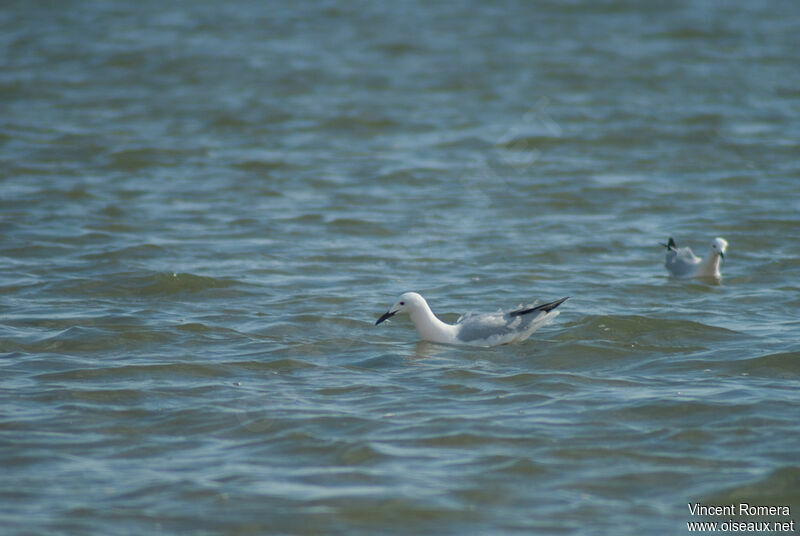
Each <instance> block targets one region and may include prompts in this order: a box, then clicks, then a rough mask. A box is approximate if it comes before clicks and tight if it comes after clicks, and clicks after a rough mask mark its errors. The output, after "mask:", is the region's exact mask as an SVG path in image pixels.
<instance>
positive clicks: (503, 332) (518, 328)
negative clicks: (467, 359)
mask: <svg viewBox="0 0 800 536" xmlns="http://www.w3.org/2000/svg"><path fill="white" fill-rule="evenodd" d="M568 297H569V296H567V298H568ZM567 298H561V299H560V300H556V301H554V302H550V303H545V304H542V305H537V306H533V305H528V306H525V307H520V308H518V309H514V310H511V311H497V312H496V313H481V314H473V313H467V314H465V315H462V316H461V318H459V319H458V320H457V321H456V323H455V324H447V323H445V322H442V321H441V320H439V319H438V318H437V317H436V315H434V314H433V311H431V308H430V307H429V306H428V302H426V301H425V298H423V297H422V296H420V295H419V294H417V293H416V292H406V293H405V294H403V295H401V296H400V297H399V298H398V299H397V301H396V302H395V304H394V305H392V306H391V307H390V308H389V310H388V311H387V312H385V313H384V314H383V315H381V317H380V318H379V319H378V321H377V322H375V325H376V326H377V325H378V324H380V323H381V322H383V321H384V320H386V319H387V318H389V317H392V316H394V315H396V314H397V313H408V315H409V316H411V321H412V322H413V323H414V326H415V327H416V328H417V333H419V336H420V338H421V339H422V340H424V341H430V342H438V343H442V344H466V345H470V346H497V345H499V344H508V343H511V342H521V341H524V340H525V339H527V338H528V337H530V336H531V333H533V332H534V331H536V330H537V329H538V328H540V327H542V326H544V325H545V324H549V323H550V322H551V321H552V320H553V319H554V318H555V317H556V316H558V314H559V311H556V310H555V309H556V307H558V306H559V305H561V304H562V303H564V302H565V301H566V300H567Z"/></svg>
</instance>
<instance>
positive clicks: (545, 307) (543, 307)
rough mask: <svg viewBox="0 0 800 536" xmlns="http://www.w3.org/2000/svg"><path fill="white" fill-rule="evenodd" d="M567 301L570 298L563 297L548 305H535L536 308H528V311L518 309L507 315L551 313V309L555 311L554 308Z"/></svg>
mask: <svg viewBox="0 0 800 536" xmlns="http://www.w3.org/2000/svg"><path fill="white" fill-rule="evenodd" d="M568 299H570V296H565V297H563V298H561V299H560V300H556V301H552V302H550V303H543V304H542V305H537V306H536V307H530V308H528V309H519V310H517V311H511V312H510V313H508V314H509V316H521V315H526V314H528V313H533V312H536V311H544V312H545V313H549V312H550V311H552V310H553V309H555V308H556V307H558V306H559V305H561V304H562V303H564V302H565V301H567V300H568Z"/></svg>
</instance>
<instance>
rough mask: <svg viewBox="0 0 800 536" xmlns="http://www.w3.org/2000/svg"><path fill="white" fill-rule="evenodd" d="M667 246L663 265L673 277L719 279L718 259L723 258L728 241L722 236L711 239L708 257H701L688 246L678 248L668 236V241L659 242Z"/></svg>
mask: <svg viewBox="0 0 800 536" xmlns="http://www.w3.org/2000/svg"><path fill="white" fill-rule="evenodd" d="M661 245H662V246H664V247H665V248H667V257H666V260H665V261H664V265H665V266H666V267H667V270H669V273H670V275H671V276H673V277H679V278H687V277H713V278H717V279H719V278H720V277H722V276H721V274H720V273H719V264H720V261H721V260H723V259H725V250H726V249H728V242H726V241H725V239H724V238H715V239H714V240H712V241H711V252H710V253H709V255H708V257H706V258H705V259H701V258H700V257H698V256H696V255H695V254H694V253H692V250H691V249H690V248H678V247H677V246H676V245H675V240H673V239H672V237H670V239H669V242H667V243H666V244H661Z"/></svg>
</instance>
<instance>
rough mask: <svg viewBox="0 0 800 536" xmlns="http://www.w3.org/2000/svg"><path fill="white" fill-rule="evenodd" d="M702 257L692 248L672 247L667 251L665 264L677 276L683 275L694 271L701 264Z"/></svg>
mask: <svg viewBox="0 0 800 536" xmlns="http://www.w3.org/2000/svg"><path fill="white" fill-rule="evenodd" d="M701 260H702V259H700V257H698V256H697V255H695V254H694V253H693V252H692V250H691V249H690V248H688V247H687V248H670V249H669V250H668V251H667V257H666V261H665V263H664V264H665V265H666V267H667V270H669V271H670V273H671V274H672V275H674V276H676V277H683V276H687V275H691V274H692V273H694V270H695V268H696V267H697V265H698V264H700V261H701Z"/></svg>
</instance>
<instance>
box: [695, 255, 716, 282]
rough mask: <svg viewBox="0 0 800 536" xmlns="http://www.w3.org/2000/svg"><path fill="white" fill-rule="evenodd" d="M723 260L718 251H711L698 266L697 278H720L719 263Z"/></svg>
mask: <svg viewBox="0 0 800 536" xmlns="http://www.w3.org/2000/svg"><path fill="white" fill-rule="evenodd" d="M721 260H722V257H720V256H719V255H718V254H717V252H716V251H713V250H712V251H711V252H710V253H709V254H708V256H707V257H706V258H704V259H703V260H702V262H700V264H698V265H697V270H695V277H720V276H721V274H720V273H719V263H720V261H721Z"/></svg>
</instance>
